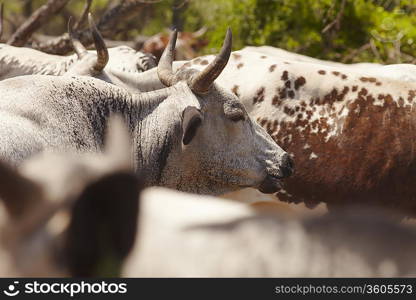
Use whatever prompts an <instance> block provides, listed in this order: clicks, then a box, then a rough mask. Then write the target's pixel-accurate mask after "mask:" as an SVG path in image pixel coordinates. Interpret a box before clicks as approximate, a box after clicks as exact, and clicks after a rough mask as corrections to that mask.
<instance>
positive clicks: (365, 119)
mask: <svg viewBox="0 0 416 300" xmlns="http://www.w3.org/2000/svg"><path fill="white" fill-rule="evenodd" d="M209 61H210V59H209V57H208V58H205V59H196V60H193V61H191V62H189V64H185V67H186V65H191V66H192V67H194V68H195V66H196V65H202V66H203V65H205V64H206V62H209ZM218 83H219V84H220V85H223V86H225V87H227V88H229V89H230V90H232V91H233V92H234V93H235V94H236V95H238V96H239V97H240V100H241V101H242V102H243V103H244V105H245V106H246V108H247V110H248V111H249V112H250V115H251V116H253V117H255V118H256V120H257V121H258V122H259V123H260V124H261V125H262V126H263V127H264V128H266V129H267V131H268V132H269V134H270V135H271V136H272V137H273V139H274V140H275V141H276V142H277V143H278V144H279V145H281V146H282V147H283V148H284V149H285V150H287V151H288V152H289V153H291V154H292V155H293V157H294V160H295V164H296V169H297V171H296V172H295V174H294V176H292V178H290V179H289V180H287V183H286V184H285V189H284V190H282V191H281V192H279V193H278V194H277V195H278V197H279V199H282V200H285V201H289V202H301V201H304V202H305V203H306V204H307V205H309V206H314V205H316V204H318V203H319V202H321V201H323V202H326V203H327V204H328V205H329V206H334V205H337V204H347V203H353V202H354V203H361V204H363V203H367V204H382V205H384V206H387V207H391V208H398V209H402V210H404V211H406V213H407V214H409V215H415V213H416V186H415V184H414V182H415V181H416V105H415V104H416V84H414V83H411V82H401V81H395V80H392V79H386V78H383V79H382V78H381V77H380V78H376V77H367V76H363V75H361V74H360V73H358V72H352V71H351V70H349V71H348V72H347V71H345V70H343V69H339V68H332V67H329V66H323V65H317V64H308V63H300V62H294V61H284V60H279V59H277V58H270V57H267V56H264V55H259V54H257V53H249V52H245V53H242V52H234V53H233V55H232V59H231V64H229V65H227V68H226V69H225V70H224V71H223V73H222V74H221V76H220V77H219V78H218Z"/></svg>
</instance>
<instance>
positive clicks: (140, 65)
mask: <svg viewBox="0 0 416 300" xmlns="http://www.w3.org/2000/svg"><path fill="white" fill-rule="evenodd" d="M88 21H89V24H90V29H91V34H92V36H93V39H94V43H95V46H96V48H97V52H98V55H97V54H96V53H95V51H87V50H86V49H85V48H84V47H83V45H82V44H81V43H80V42H79V41H78V40H77V39H76V37H75V36H74V34H73V33H72V28H71V24H70V22H69V23H68V31H69V35H70V38H71V40H72V42H73V46H74V48H75V52H76V54H73V55H69V56H59V55H53V54H47V53H43V52H41V51H38V50H35V49H31V48H27V47H14V46H10V45H7V44H0V80H3V79H7V78H12V77H16V76H22V75H32V74H42V75H63V74H65V73H67V72H69V73H71V74H77V72H81V73H88V74H85V75H92V76H94V75H95V76H98V75H100V76H101V77H103V78H105V80H107V81H109V82H113V83H115V84H120V82H118V81H117V78H116V76H114V75H113V73H112V71H113V70H119V71H121V72H126V73H140V72H143V71H146V70H148V69H151V68H153V67H155V66H156V60H155V58H154V57H152V56H151V55H149V54H145V53H142V52H139V51H136V50H134V49H132V48H130V47H127V46H118V47H114V48H110V49H108V50H107V48H106V47H105V43H104V41H103V39H102V37H101V35H100V33H99V32H98V30H97V28H96V26H95V24H94V22H93V20H92V17H91V14H89V15H88ZM0 22H1V21H0ZM93 60H94V61H95V62H92V61H93ZM88 62H89V63H88ZM91 62H92V67H91V66H90V64H91ZM85 64H86V65H87V67H84V68H80V66H82V65H85ZM88 68H93V69H92V70H89V71H88V72H87V70H88ZM101 73H104V74H101ZM80 75H84V74H80ZM103 78H102V79H103Z"/></svg>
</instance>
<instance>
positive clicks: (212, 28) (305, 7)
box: [3, 0, 416, 63]
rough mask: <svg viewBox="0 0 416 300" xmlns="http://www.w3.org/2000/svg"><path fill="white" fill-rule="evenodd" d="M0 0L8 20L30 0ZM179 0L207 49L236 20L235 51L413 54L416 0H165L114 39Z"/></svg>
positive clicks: (148, 23) (355, 56)
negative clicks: (254, 47)
mask: <svg viewBox="0 0 416 300" xmlns="http://www.w3.org/2000/svg"><path fill="white" fill-rule="evenodd" d="M3 1H5V4H6V8H7V11H8V12H9V14H11V16H10V19H13V18H14V17H17V18H16V19H17V20H19V21H21V20H24V18H22V11H23V6H24V5H23V4H24V3H26V2H28V1H27V0H3ZM46 1H47V0H34V1H31V2H32V4H31V5H32V7H33V8H34V9H35V8H37V7H39V6H40V5H41V4H43V3H46ZM119 1H121V0H113V1H110V0H94V2H93V8H92V11H93V13H94V16H95V17H97V18H98V17H99V16H100V15H101V14H102V13H103V12H104V11H105V9H106V8H108V6H109V5H110V6H111V5H115V4H117V3H119ZM125 1H130V0H125ZM29 2H30V1H29ZM144 2H151V0H147V1H144ZM84 3H85V2H84V0H72V1H70V2H69V4H68V6H67V7H66V8H65V13H64V12H63V13H62V14H61V16H56V17H54V18H53V19H52V20H51V22H50V23H49V24H47V26H45V28H43V29H42V30H44V31H43V32H44V33H47V34H62V33H63V32H65V31H66V24H65V22H66V21H65V18H63V16H64V15H65V14H66V16H67V15H68V14H72V15H75V16H79V15H80V14H81V11H82V8H83V6H84ZM178 3H179V5H180V6H183V7H184V8H185V9H184V13H183V15H182V17H183V21H184V22H183V23H184V29H185V30H186V31H194V30H197V29H199V28H201V27H202V26H206V27H207V28H208V32H207V33H206V37H207V39H208V40H209V41H210V43H209V45H208V47H206V48H205V49H204V50H203V52H204V53H213V52H216V51H218V49H219V47H220V45H221V43H222V40H223V38H224V34H225V31H226V29H227V27H231V28H232V31H233V36H234V49H235V50H237V49H240V48H242V47H244V46H246V45H270V46H275V47H279V48H283V49H286V50H289V51H294V52H298V53H302V54H306V55H310V56H313V57H317V58H322V59H329V60H336V61H344V62H359V61H368V62H384V63H396V62H409V61H412V60H414V59H415V57H416V26H415V25H416V14H415V13H416V0H183V2H181V1H180V0H161V1H155V3H154V4H143V5H144V6H145V8H144V10H143V13H141V14H140V15H138V16H137V17H136V18H135V19H133V22H132V21H130V22H129V23H125V24H121V23H120V24H118V26H119V27H120V28H122V30H121V31H122V32H123V34H122V35H117V36H115V37H114V38H119V39H122V38H128V39H133V38H134V37H135V36H136V35H137V34H141V35H153V34H155V33H158V32H160V31H163V30H164V29H166V28H168V27H170V26H171V25H172V16H173V10H172V8H173V7H174V6H175V5H178ZM127 29H128V30H127ZM201 54H202V53H201Z"/></svg>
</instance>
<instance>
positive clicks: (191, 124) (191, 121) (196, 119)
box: [182, 106, 204, 145]
mask: <svg viewBox="0 0 416 300" xmlns="http://www.w3.org/2000/svg"><path fill="white" fill-rule="evenodd" d="M203 119H204V117H203V116H202V114H201V112H200V111H199V110H198V109H197V108H196V107H194V106H188V107H186V108H185V110H184V111H183V113H182V132H183V136H182V142H183V144H184V145H188V144H189V143H190V142H191V141H192V139H193V138H194V137H195V135H196V132H197V130H198V128H199V126H201V124H202V121H203Z"/></svg>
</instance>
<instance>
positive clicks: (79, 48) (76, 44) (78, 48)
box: [68, 17, 88, 59]
mask: <svg viewBox="0 0 416 300" xmlns="http://www.w3.org/2000/svg"><path fill="white" fill-rule="evenodd" d="M68 35H69V40H70V41H71V44H72V47H73V48H74V51H75V53H76V54H77V56H78V59H81V58H83V57H84V56H85V55H86V54H87V53H88V52H87V49H85V47H84V46H83V45H82V44H81V42H80V41H79V39H77V38H76V37H75V34H74V32H73V30H72V17H69V20H68Z"/></svg>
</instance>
